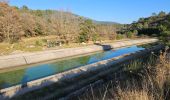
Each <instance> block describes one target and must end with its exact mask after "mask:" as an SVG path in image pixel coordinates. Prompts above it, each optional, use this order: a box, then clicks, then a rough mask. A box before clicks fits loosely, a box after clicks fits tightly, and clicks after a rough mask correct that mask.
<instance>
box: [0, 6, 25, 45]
mask: <svg viewBox="0 0 170 100" xmlns="http://www.w3.org/2000/svg"><path fill="white" fill-rule="evenodd" d="M20 22H21V19H20V17H19V13H18V12H17V10H16V9H15V8H14V7H9V6H8V4H6V3H0V36H1V37H3V38H4V39H6V41H8V42H15V41H17V40H19V39H20V38H21V35H22V34H23V31H22V26H21V24H20Z"/></svg>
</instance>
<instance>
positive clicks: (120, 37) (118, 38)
mask: <svg viewBox="0 0 170 100" xmlns="http://www.w3.org/2000/svg"><path fill="white" fill-rule="evenodd" d="M123 38H124V35H122V34H117V36H116V39H117V40H120V39H123Z"/></svg>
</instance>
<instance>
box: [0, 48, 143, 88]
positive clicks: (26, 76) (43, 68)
mask: <svg viewBox="0 0 170 100" xmlns="http://www.w3.org/2000/svg"><path fill="white" fill-rule="evenodd" d="M143 49H144V48H142V47H137V46H131V47H128V48H121V49H118V50H109V51H104V52H98V53H95V54H91V55H86V56H82V57H76V58H71V59H66V60H62V61H56V62H53V63H49V64H40V65H38V66H31V67H28V68H25V69H21V70H14V71H10V72H5V73H0V88H7V87H10V86H13V85H17V84H26V83H27V82H29V81H32V80H35V79H39V78H43V77H46V76H49V75H53V74H56V73H60V72H63V71H66V70H69V69H73V68H76V67H80V66H83V65H87V64H91V63H95V62H98V61H101V60H106V59H110V58H113V57H117V56H120V55H123V54H127V53H132V52H136V51H139V50H143Z"/></svg>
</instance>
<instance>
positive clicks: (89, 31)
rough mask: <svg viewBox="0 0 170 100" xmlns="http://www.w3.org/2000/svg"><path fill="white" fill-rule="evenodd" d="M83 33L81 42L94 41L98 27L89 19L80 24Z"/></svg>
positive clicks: (80, 38)
mask: <svg viewBox="0 0 170 100" xmlns="http://www.w3.org/2000/svg"><path fill="white" fill-rule="evenodd" d="M80 26H81V28H80V30H81V32H80V34H79V42H87V41H89V40H92V38H94V37H95V36H96V35H97V33H96V27H95V26H94V24H93V22H92V20H90V19H87V20H85V21H84V22H83V23H81V24H80Z"/></svg>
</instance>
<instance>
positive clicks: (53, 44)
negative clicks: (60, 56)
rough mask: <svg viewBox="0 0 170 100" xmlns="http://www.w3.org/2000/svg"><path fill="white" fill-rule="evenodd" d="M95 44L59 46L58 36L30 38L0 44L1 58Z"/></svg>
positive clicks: (104, 41)
mask: <svg viewBox="0 0 170 100" xmlns="http://www.w3.org/2000/svg"><path fill="white" fill-rule="evenodd" d="M123 40H129V39H122V40H102V41H100V42H101V43H113V42H116V41H123ZM93 44H94V42H92V41H89V42H88V43H69V44H61V45H60V44H57V41H56V36H53V35H51V36H39V37H30V38H23V39H22V40H20V41H18V42H16V43H13V44H10V43H5V42H4V43H0V56H1V55H8V54H17V53H24V52H36V51H43V50H50V49H62V48H74V47H83V46H88V45H93Z"/></svg>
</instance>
